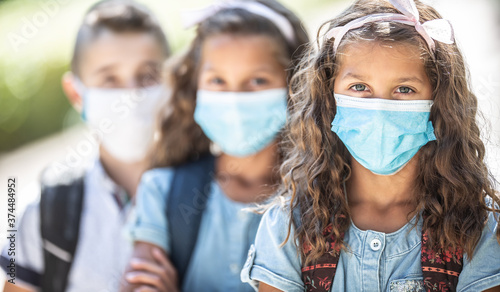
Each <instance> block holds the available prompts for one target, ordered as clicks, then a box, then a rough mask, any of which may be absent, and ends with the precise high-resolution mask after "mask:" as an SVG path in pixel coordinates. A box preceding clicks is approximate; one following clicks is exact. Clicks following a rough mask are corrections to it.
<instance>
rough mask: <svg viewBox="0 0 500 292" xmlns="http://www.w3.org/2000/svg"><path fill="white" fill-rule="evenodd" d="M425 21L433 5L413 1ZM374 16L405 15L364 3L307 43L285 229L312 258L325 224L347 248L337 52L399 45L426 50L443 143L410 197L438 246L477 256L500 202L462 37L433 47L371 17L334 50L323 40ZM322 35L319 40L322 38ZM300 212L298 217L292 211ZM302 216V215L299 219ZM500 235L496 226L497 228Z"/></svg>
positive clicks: (287, 170) (378, 2)
mask: <svg viewBox="0 0 500 292" xmlns="http://www.w3.org/2000/svg"><path fill="white" fill-rule="evenodd" d="M415 2H416V5H417V8H418V11H419V13H420V17H421V21H423V22H425V21H429V20H433V19H439V18H441V16H440V15H439V13H438V12H437V11H436V10H435V9H434V8H432V7H430V6H428V5H426V4H424V3H421V2H419V1H418V0H417V1H415ZM375 13H399V12H398V11H397V10H396V9H395V8H394V7H392V5H391V4H390V3H389V1H384V0H358V1H356V2H355V3H354V4H353V5H352V6H350V7H349V8H347V10H345V11H344V12H343V13H342V14H341V15H340V16H338V17H337V18H335V19H333V20H331V21H328V22H326V23H324V24H323V25H322V27H321V28H320V30H319V31H318V42H317V44H316V46H314V45H313V44H311V46H310V48H309V49H308V53H306V54H305V58H304V59H303V61H302V62H301V64H300V68H299V70H298V72H297V74H296V75H295V76H294V77H293V78H292V80H291V97H290V98H291V101H290V116H291V117H290V121H289V124H288V126H287V130H286V132H287V137H286V141H285V142H284V143H285V146H284V147H285V153H286V154H287V155H286V157H285V161H284V163H283V165H282V167H281V174H282V177H283V186H282V189H281V195H282V196H286V197H289V198H290V205H291V208H290V209H289V210H288V212H289V216H290V223H289V230H288V236H287V238H286V240H285V242H286V241H287V240H289V237H290V234H291V233H290V231H291V228H292V225H293V226H294V228H296V232H295V240H297V242H299V243H301V244H303V243H308V244H309V245H310V247H311V248H312V250H311V252H310V253H309V254H308V255H307V256H306V255H305V254H304V251H303V250H302V249H301V251H300V255H301V257H302V259H303V261H304V262H305V263H306V264H308V263H310V262H314V261H315V260H316V259H318V258H319V256H320V255H322V254H323V253H324V252H326V250H327V248H326V239H325V237H324V236H323V230H325V227H326V226H327V225H330V224H331V225H333V229H332V231H331V233H330V235H329V236H331V235H333V236H334V237H335V238H336V239H337V244H339V245H340V246H342V247H343V248H346V245H345V242H344V241H343V239H342V236H341V234H344V233H345V232H346V231H347V229H348V228H349V226H350V223H351V218H350V211H349V207H348V204H347V201H346V198H345V195H344V190H343V182H344V181H345V180H347V179H348V178H349V176H350V172H351V168H350V154H349V152H348V150H347V149H346V147H345V146H344V144H343V143H342V141H341V140H340V139H339V137H338V136H337V135H336V134H335V133H333V132H332V131H331V130H330V128H331V122H332V120H333V119H334V117H335V114H336V105H335V99H334V90H333V88H334V82H335V77H336V72H337V71H338V66H339V59H341V57H340V56H341V54H342V52H343V51H345V48H346V47H347V46H349V45H350V44H352V43H359V42H361V41H374V42H382V43H384V44H389V45H390V44H393V45H394V44H403V45H408V46H414V47H416V48H419V49H420V52H421V58H422V60H423V62H424V67H425V70H426V74H427V75H428V77H429V79H430V81H431V84H432V86H433V89H434V91H433V96H432V97H433V100H434V105H433V107H432V110H431V115H430V119H431V121H432V122H433V125H434V128H435V135H436V137H437V141H433V142H429V143H428V144H427V145H425V146H424V147H422V148H421V150H420V155H419V160H418V168H419V170H418V176H417V177H416V193H417V194H418V195H416V196H415V198H414V200H415V201H414V203H415V205H416V206H417V209H416V210H423V213H422V214H423V218H421V217H420V215H419V216H418V217H417V221H418V220H423V228H424V229H425V230H428V232H429V240H430V243H431V245H432V246H435V247H437V246H442V247H450V248H456V247H461V248H463V250H464V251H465V252H466V253H467V254H468V256H469V257H471V256H472V255H473V251H474V248H475V246H476V245H477V243H478V241H479V239H480V237H481V232H482V229H483V227H484V226H485V220H486V218H487V214H488V211H495V212H498V209H497V208H498V207H496V208H494V209H492V208H493V207H491V208H490V207H489V206H488V204H487V203H486V200H487V199H486V198H487V197H488V196H489V197H491V198H492V199H493V200H494V202H496V203H497V204H498V203H499V199H498V197H497V196H496V192H495V190H494V187H493V185H494V179H493V177H492V176H491V174H490V173H489V172H488V169H487V167H486V165H485V163H484V156H485V147H484V144H483V142H482V141H481V140H480V131H479V128H478V125H477V123H476V119H475V118H476V112H477V98H476V96H475V95H474V94H473V93H472V92H471V89H470V87H469V80H468V71H467V68H466V65H465V64H464V59H463V57H462V54H461V52H460V50H459V48H458V47H457V45H456V44H452V45H447V44H443V43H439V42H436V51H435V52H431V51H430V50H429V48H428V46H427V43H426V42H425V40H424V39H423V38H422V37H421V36H420V35H419V34H418V33H417V31H416V30H415V28H414V27H412V26H408V25H404V24H399V23H394V22H379V23H369V24H366V25H364V26H363V27H360V28H358V29H355V30H352V31H349V32H348V33H347V34H346V35H345V36H344V38H343V40H342V42H341V44H340V46H339V48H338V50H337V53H336V54H334V50H333V42H334V39H326V38H321V36H322V32H323V31H324V28H328V29H331V28H333V27H338V26H343V25H345V24H347V23H348V22H350V21H352V20H354V19H357V18H360V17H363V16H366V15H369V14H375ZM320 40H321V41H320ZM295 209H298V211H299V213H300V218H297V219H296V218H295V217H294V216H293V212H294V210H295ZM299 219H300V221H299ZM497 238H498V240H499V241H500V228H499V229H498V232H497Z"/></svg>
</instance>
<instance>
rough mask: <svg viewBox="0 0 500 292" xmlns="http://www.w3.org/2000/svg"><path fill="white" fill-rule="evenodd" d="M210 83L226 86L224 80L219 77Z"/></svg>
mask: <svg viewBox="0 0 500 292" xmlns="http://www.w3.org/2000/svg"><path fill="white" fill-rule="evenodd" d="M210 83H211V84H216V85H221V84H224V80H222V79H221V78H219V77H215V78H212V79H210Z"/></svg>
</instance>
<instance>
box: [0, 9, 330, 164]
mask: <svg viewBox="0 0 500 292" xmlns="http://www.w3.org/2000/svg"><path fill="white" fill-rule="evenodd" d="M139 1H141V2H143V3H145V4H146V5H148V6H149V7H150V8H151V9H152V10H153V11H155V13H156V14H157V17H158V18H159V19H160V21H161V22H162V25H163V27H165V28H166V33H167V36H168V38H169V40H170V43H171V44H172V46H173V50H174V51H179V50H180V49H181V48H183V47H184V46H185V45H186V44H187V43H188V42H189V40H190V39H191V37H192V35H193V29H191V30H189V31H185V30H184V29H183V28H182V26H181V21H180V12H181V11H184V10H187V9H193V8H199V7H203V6H204V5H206V4H208V3H211V1H209V0H187V1H158V0H139ZM94 2H96V1H95V0H80V1H72V0H43V1H33V0H16V1H9V0H0V39H2V40H7V41H3V42H1V43H0V154H1V153H2V152H7V151H10V150H13V149H15V148H17V147H20V146H21V145H24V144H26V143H28V142H30V141H33V140H35V139H38V138H41V137H44V136H46V135H49V134H51V133H55V132H58V131H61V130H63V129H65V128H67V127H71V126H72V125H74V124H76V123H78V122H80V121H79V118H78V114H77V113H76V112H75V111H74V110H73V109H72V107H71V106H70V105H69V103H68V101H67V100H66V98H65V97H64V94H63V92H62V89H61V85H60V84H61V82H60V80H61V76H62V75H63V73H64V72H65V71H67V70H69V62H70V57H71V52H72V49H73V42H74V39H75V36H76V32H77V29H78V25H79V24H80V22H81V20H82V18H83V15H84V13H85V11H86V10H87V9H88V7H89V6H90V5H91V4H93V3H94ZM283 2H286V5H287V6H289V7H290V8H291V9H292V10H294V11H296V12H297V14H298V15H299V16H301V17H302V18H303V19H307V20H311V21H312V23H314V25H316V24H319V22H317V21H319V20H320V19H318V18H319V16H318V15H319V14H321V13H320V11H324V8H325V6H326V5H331V4H332V3H334V2H335V0H286V1H283ZM326 12H328V10H327V11H326ZM337 12H338V11H336V12H335V13H337ZM330 13H332V11H330ZM307 15H314V17H309V18H306V16H307ZM331 15H332V14H329V15H328V16H331ZM324 19H326V18H324ZM308 25H310V22H308Z"/></svg>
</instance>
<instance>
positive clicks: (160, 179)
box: [141, 167, 174, 189]
mask: <svg viewBox="0 0 500 292" xmlns="http://www.w3.org/2000/svg"><path fill="white" fill-rule="evenodd" d="M173 175H174V168H172V167H161V168H153V169H150V170H148V171H146V172H144V173H143V174H142V178H141V185H144V184H146V185H155V186H157V187H158V188H160V189H165V188H169V186H170V184H171V183H172V180H173Z"/></svg>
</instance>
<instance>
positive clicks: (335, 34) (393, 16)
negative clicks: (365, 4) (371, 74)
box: [326, 0, 454, 52]
mask: <svg viewBox="0 0 500 292" xmlns="http://www.w3.org/2000/svg"><path fill="white" fill-rule="evenodd" d="M389 2H390V3H391V4H392V5H393V6H394V7H395V8H396V9H397V10H399V11H400V12H401V13H402V14H398V13H380V14H372V15H367V16H364V17H361V18H358V19H355V20H353V21H351V22H349V23H347V24H346V25H344V26H340V27H334V28H332V29H331V30H329V31H328V32H327V33H326V37H327V38H328V39H331V38H335V41H334V44H333V49H334V51H337V48H338V46H339V45H340V41H341V40H342V38H343V37H344V35H345V34H346V33H347V32H348V31H350V30H352V29H356V28H359V27H362V26H363V25H365V24H366V23H370V22H379V21H394V22H399V23H403V24H407V25H412V26H415V29H416V30H417V32H418V33H419V34H420V35H421V36H422V37H423V38H424V40H425V41H426V42H427V44H428V46H429V49H431V51H432V52H435V50H436V45H435V43H434V40H436V41H438V42H442V43H445V44H453V43H454V33H453V27H452V26H451V23H450V22H449V21H448V20H445V19H435V20H431V21H427V22H425V23H423V24H421V23H420V17H419V13H418V10H417V6H416V5H415V2H414V1H413V0H389Z"/></svg>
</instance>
